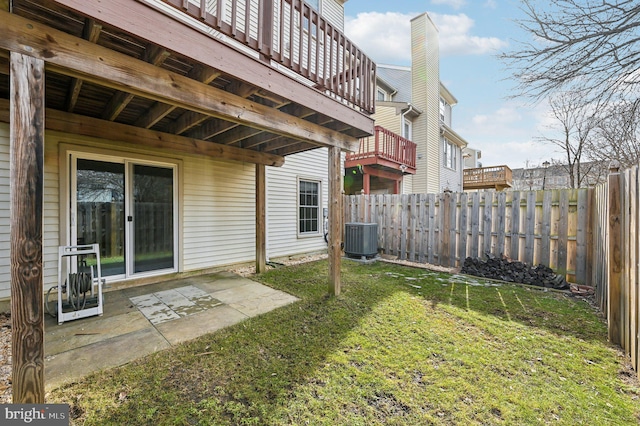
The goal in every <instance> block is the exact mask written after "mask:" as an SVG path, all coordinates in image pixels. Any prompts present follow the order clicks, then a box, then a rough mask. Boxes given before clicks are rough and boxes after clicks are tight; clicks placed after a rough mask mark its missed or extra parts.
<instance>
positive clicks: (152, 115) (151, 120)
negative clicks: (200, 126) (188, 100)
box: [136, 66, 220, 133]
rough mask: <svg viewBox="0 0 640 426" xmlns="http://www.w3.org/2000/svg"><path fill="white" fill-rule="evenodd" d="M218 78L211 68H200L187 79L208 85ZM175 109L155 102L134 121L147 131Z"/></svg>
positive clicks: (173, 106) (218, 74) (217, 73)
mask: <svg viewBox="0 0 640 426" xmlns="http://www.w3.org/2000/svg"><path fill="white" fill-rule="evenodd" d="M219 76H220V72H219V71H216V70H214V69H212V68H205V67H202V66H197V67H194V68H193V69H192V70H191V72H190V73H189V75H188V77H189V78H192V79H194V80H197V81H199V82H201V83H204V84H209V83H211V82H212V81H213V80H215V79H216V78H218V77H219ZM174 109H176V106H175V105H170V104H163V103H161V102H156V103H155V104H154V105H153V106H152V107H151V108H150V109H149V110H148V111H147V112H146V114H144V115H142V116H140V117H139V118H138V121H136V126H138V127H144V128H145V129H148V128H150V127H152V126H153V125H154V124H156V123H157V122H158V121H160V120H162V119H163V118H164V117H166V116H167V115H168V114H170V113H171V111H173V110H174ZM176 133H182V132H176Z"/></svg>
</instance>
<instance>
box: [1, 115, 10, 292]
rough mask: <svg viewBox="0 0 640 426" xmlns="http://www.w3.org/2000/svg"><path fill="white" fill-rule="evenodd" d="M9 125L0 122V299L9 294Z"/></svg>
mask: <svg viewBox="0 0 640 426" xmlns="http://www.w3.org/2000/svg"><path fill="white" fill-rule="evenodd" d="M9 206H10V194H9V125H8V124H6V123H0V277H2V278H0V299H5V298H8V297H9V296H10V295H11V282H10V281H9V273H10V268H11V262H10V252H9V247H10V243H9V241H10V238H11V230H10V226H9V225H10V221H11V215H10V212H9Z"/></svg>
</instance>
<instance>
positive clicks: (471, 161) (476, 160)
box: [462, 146, 482, 169]
mask: <svg viewBox="0 0 640 426" xmlns="http://www.w3.org/2000/svg"><path fill="white" fill-rule="evenodd" d="M481 158H482V151H480V150H479V149H474V148H471V147H468V146H467V147H466V148H464V149H463V150H462V160H463V163H464V164H463V166H464V168H465V169H475V168H478V167H482V162H480V159H481Z"/></svg>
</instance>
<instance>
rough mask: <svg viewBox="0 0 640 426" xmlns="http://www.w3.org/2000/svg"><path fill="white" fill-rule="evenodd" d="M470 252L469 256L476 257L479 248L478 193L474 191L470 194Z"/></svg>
mask: <svg viewBox="0 0 640 426" xmlns="http://www.w3.org/2000/svg"><path fill="white" fill-rule="evenodd" d="M471 199H472V200H471V201H472V206H471V253H470V254H469V256H471V257H474V258H475V257H478V256H479V253H478V249H479V241H478V239H479V234H480V193H479V192H474V193H472V194H471Z"/></svg>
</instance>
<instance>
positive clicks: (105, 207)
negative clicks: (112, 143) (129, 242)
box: [76, 159, 126, 276]
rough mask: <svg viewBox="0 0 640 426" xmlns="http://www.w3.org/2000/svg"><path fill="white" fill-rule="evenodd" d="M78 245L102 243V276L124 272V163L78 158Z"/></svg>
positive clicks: (122, 273)
mask: <svg viewBox="0 0 640 426" xmlns="http://www.w3.org/2000/svg"><path fill="white" fill-rule="evenodd" d="M76 177H77V179H76V184H77V193H76V197H77V198H76V200H77V210H76V218H77V219H76V223H77V241H76V243H77V244H95V243H98V244H100V257H101V259H100V264H101V266H102V275H103V276H108V275H124V273H125V260H124V256H125V245H126V244H125V239H124V164H119V163H108V162H104V161H94V160H83V159H78V163H77V176H76Z"/></svg>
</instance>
